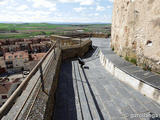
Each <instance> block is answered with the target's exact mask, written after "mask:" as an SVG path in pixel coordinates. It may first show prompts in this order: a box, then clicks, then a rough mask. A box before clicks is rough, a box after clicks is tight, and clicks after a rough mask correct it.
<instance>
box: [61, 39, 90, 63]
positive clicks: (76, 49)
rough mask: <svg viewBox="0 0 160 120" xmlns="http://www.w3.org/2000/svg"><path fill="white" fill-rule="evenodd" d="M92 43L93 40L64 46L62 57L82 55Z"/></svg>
mask: <svg viewBox="0 0 160 120" xmlns="http://www.w3.org/2000/svg"><path fill="white" fill-rule="evenodd" d="M91 45H92V41H91V40H86V41H82V44H81V45H80V44H77V45H73V46H70V47H63V48H62V59H63V60H65V59H68V58H74V57H78V56H79V57H82V56H83V55H84V54H85V53H87V52H88V50H89V47H90V46H91Z"/></svg>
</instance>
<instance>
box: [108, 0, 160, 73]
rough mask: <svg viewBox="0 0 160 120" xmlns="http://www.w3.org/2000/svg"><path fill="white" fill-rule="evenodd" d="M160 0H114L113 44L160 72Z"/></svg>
mask: <svg viewBox="0 0 160 120" xmlns="http://www.w3.org/2000/svg"><path fill="white" fill-rule="evenodd" d="M159 6H160V2H159V1H158V0H114V9H113V21H112V41H111V46H112V47H113V48H114V50H115V51H116V52H117V53H118V54H119V55H122V56H124V57H125V56H129V57H130V58H136V59H137V62H138V65H140V66H142V67H144V65H145V66H147V67H148V68H149V69H150V68H152V70H153V71H156V72H160V39H159V38H160V34H159V30H160V8H159Z"/></svg>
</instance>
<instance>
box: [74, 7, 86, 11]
mask: <svg viewBox="0 0 160 120" xmlns="http://www.w3.org/2000/svg"><path fill="white" fill-rule="evenodd" d="M85 9H86V8H84V7H79V8H74V10H75V11H76V12H82V11H83V10H85Z"/></svg>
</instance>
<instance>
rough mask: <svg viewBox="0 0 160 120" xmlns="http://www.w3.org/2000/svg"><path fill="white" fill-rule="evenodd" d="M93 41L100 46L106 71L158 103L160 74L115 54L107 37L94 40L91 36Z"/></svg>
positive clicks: (159, 100) (101, 57)
mask: <svg viewBox="0 0 160 120" xmlns="http://www.w3.org/2000/svg"><path fill="white" fill-rule="evenodd" d="M93 42H95V43H96V44H98V47H99V48H100V60H101V63H102V64H103V65H104V67H105V68H106V70H107V71H109V72H110V73H111V74H112V75H114V76H115V77H117V78H119V79H120V80H121V81H123V82H125V83H126V84H128V85H130V86H132V87H133V88H135V89H136V90H138V91H140V92H141V93H142V94H144V95H146V96H148V97H150V98H152V99H153V100H155V101H157V102H159V103H160V76H159V75H158V74H155V73H152V72H149V71H144V70H143V69H141V68H140V67H138V66H135V65H134V64H132V63H129V62H127V61H125V60H124V59H122V58H121V57H119V56H118V55H116V54H115V53H114V52H113V51H112V50H111V48H110V46H109V43H110V40H109V39H98V40H96V39H94V38H93ZM102 43H103V44H102ZM104 45H105V46H106V47H104Z"/></svg>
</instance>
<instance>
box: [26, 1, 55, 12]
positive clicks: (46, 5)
mask: <svg viewBox="0 0 160 120" xmlns="http://www.w3.org/2000/svg"><path fill="white" fill-rule="evenodd" d="M28 1H29V2H33V7H34V8H43V7H44V8H48V9H49V10H51V11H55V10H56V3H55V2H53V1H52V2H51V1H48V0H28Z"/></svg>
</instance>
